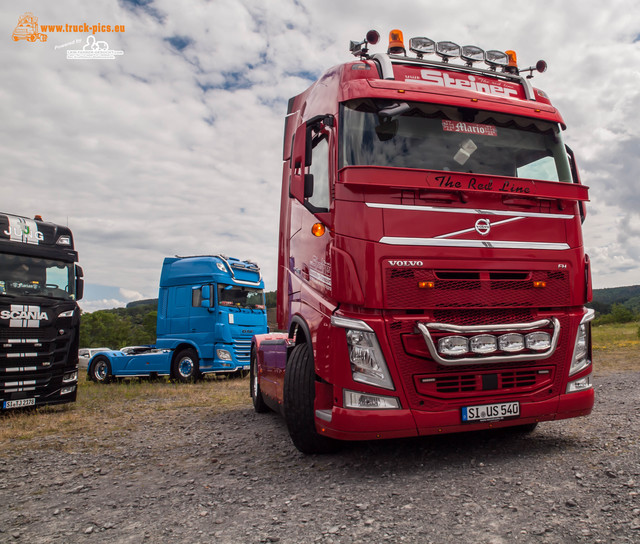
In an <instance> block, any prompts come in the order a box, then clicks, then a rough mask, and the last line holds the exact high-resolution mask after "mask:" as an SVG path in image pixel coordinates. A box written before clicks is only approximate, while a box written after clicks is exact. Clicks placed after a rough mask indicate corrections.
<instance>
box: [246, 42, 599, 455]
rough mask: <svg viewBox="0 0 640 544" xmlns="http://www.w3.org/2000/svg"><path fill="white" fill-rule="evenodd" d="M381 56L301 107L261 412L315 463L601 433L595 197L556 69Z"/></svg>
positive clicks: (287, 155)
mask: <svg viewBox="0 0 640 544" xmlns="http://www.w3.org/2000/svg"><path fill="white" fill-rule="evenodd" d="M378 37H379V36H378V34H377V33H376V32H371V33H370V34H369V35H368V36H367V39H365V40H364V41H362V42H352V43H351V46H350V49H351V52H352V53H353V54H354V55H355V56H356V57H357V58H356V60H352V61H351V62H347V63H344V64H341V65H338V66H334V67H333V68H330V69H329V70H327V71H326V72H324V73H323V74H322V75H321V76H320V77H319V79H318V80H317V81H316V82H315V83H314V84H312V85H311V86H310V87H309V88H308V89H306V90H305V91H303V92H301V93H300V94H299V95H297V96H295V97H293V98H291V100H290V101H289V108H288V112H287V116H286V119H285V128H284V148H283V157H282V158H283V163H282V164H283V176H282V192H281V208H280V209H281V215H280V237H279V255H278V309H277V313H278V325H279V327H280V328H281V329H282V330H284V331H286V332H285V333H283V334H277V335H273V334H272V335H264V336H262V337H257V338H255V339H254V346H253V354H254V358H253V360H252V368H251V375H252V385H251V393H252V396H253V399H254V406H255V408H256V410H258V411H262V410H265V409H273V410H276V411H279V412H282V413H283V414H284V416H285V420H286V423H287V427H288V429H289V432H290V435H291V437H292V440H293V442H294V444H295V445H296V446H297V447H298V448H299V449H300V450H301V451H304V452H310V453H312V452H319V451H326V450H330V449H331V448H333V447H335V445H336V444H337V441H339V440H370V439H380V438H393V437H401V436H419V435H427V434H436V433H444V432H461V431H468V430H477V429H487V428H496V427H516V428H520V429H525V428H528V429H532V428H533V427H535V426H536V425H537V424H538V422H541V421H548V420H555V419H561V418H567V417H577V416H583V415H587V414H589V413H590V411H591V408H592V406H593V401H594V395H593V388H592V383H591V374H592V368H593V367H592V362H591V340H590V333H589V330H590V329H589V327H590V325H589V323H590V320H591V319H592V318H593V312H591V311H588V310H587V309H586V308H585V306H584V305H585V303H586V302H588V301H589V300H590V298H591V278H590V267H589V259H588V256H587V255H586V254H585V252H584V245H583V240H582V229H581V225H582V221H583V220H584V218H585V214H586V209H585V203H586V201H587V200H588V189H587V187H585V186H584V185H582V184H581V182H580V178H579V176H578V171H577V168H576V162H575V157H574V155H573V153H572V152H571V150H570V149H569V148H568V147H566V146H565V144H564V143H563V139H562V132H563V130H564V129H565V122H564V120H563V118H562V116H561V115H560V113H559V112H558V110H557V109H556V108H555V107H554V106H553V105H552V103H551V101H550V100H549V98H548V96H547V95H546V93H544V92H543V91H542V90H540V89H537V88H534V87H533V86H532V84H531V81H530V77H529V76H531V75H533V73H534V72H542V71H544V70H545V69H546V63H544V61H540V62H538V63H537V64H536V65H535V66H532V67H529V68H519V67H518V65H517V59H516V55H515V53H514V52H513V51H508V52H507V51H505V52H502V51H496V50H488V51H484V50H483V49H480V48H479V47H476V46H465V47H462V48H461V47H460V46H458V45H457V44H455V43H453V42H448V41H446V42H438V43H436V42H434V41H432V40H430V39H428V38H425V37H417V38H412V39H411V41H410V43H409V48H405V45H404V41H403V38H402V33H401V32H400V31H398V30H394V31H392V32H391V33H390V41H389V47H388V49H387V52H386V53H375V54H369V49H368V48H369V45H371V44H374V43H376V42H377V41H378ZM407 49H409V51H410V53H407ZM456 59H458V60H456ZM460 59H461V60H462V62H460ZM527 73H528V74H527Z"/></svg>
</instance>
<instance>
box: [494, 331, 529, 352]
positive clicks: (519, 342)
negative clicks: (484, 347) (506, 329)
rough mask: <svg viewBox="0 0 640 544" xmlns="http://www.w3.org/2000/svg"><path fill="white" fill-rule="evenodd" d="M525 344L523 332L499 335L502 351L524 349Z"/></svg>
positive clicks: (499, 344)
mask: <svg viewBox="0 0 640 544" xmlns="http://www.w3.org/2000/svg"><path fill="white" fill-rule="evenodd" d="M524 346H525V344H524V336H522V335H521V334H518V333H515V332H512V333H509V334H503V335H502V336H499V337H498V347H499V348H500V349H501V350H502V351H506V352H508V353H511V352H516V351H522V350H523V349H524Z"/></svg>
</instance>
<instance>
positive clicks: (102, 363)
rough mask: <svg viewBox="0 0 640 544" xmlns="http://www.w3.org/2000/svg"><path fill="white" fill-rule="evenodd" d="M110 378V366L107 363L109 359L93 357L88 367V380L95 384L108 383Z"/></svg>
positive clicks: (100, 356)
mask: <svg viewBox="0 0 640 544" xmlns="http://www.w3.org/2000/svg"><path fill="white" fill-rule="evenodd" d="M111 378H112V375H111V364H110V363H109V359H107V358H106V357H104V356H103V355H98V356H97V357H94V358H93V361H91V366H90V367H89V379H90V380H92V381H94V382H96V383H109V382H110V381H111Z"/></svg>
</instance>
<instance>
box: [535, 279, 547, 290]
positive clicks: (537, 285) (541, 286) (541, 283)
mask: <svg viewBox="0 0 640 544" xmlns="http://www.w3.org/2000/svg"><path fill="white" fill-rule="evenodd" d="M546 286H547V282H546V281H534V282H533V287H534V288H536V289H544V288H545V287H546Z"/></svg>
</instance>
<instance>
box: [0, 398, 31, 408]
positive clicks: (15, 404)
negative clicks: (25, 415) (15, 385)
mask: <svg viewBox="0 0 640 544" xmlns="http://www.w3.org/2000/svg"><path fill="white" fill-rule="evenodd" d="M35 404H36V399H18V400H5V401H4V402H3V403H2V408H3V409H4V410H7V409H9V408H24V407H25V406H35Z"/></svg>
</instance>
